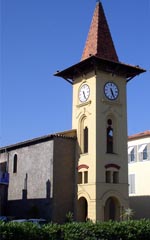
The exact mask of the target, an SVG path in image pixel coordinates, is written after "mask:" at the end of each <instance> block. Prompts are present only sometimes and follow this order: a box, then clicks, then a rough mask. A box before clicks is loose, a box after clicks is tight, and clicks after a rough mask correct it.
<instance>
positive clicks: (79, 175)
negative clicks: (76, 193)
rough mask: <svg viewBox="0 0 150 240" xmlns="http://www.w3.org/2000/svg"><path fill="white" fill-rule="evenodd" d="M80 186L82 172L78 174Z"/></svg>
mask: <svg viewBox="0 0 150 240" xmlns="http://www.w3.org/2000/svg"><path fill="white" fill-rule="evenodd" d="M78 184H82V172H78Z"/></svg>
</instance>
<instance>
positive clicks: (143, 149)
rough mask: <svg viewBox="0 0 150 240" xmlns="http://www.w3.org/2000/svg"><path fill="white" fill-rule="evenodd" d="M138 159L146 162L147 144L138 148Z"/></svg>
mask: <svg viewBox="0 0 150 240" xmlns="http://www.w3.org/2000/svg"><path fill="white" fill-rule="evenodd" d="M138 152H139V158H140V160H141V161H142V160H147V158H148V154H147V144H142V145H141V146H140V147H139V150H138Z"/></svg>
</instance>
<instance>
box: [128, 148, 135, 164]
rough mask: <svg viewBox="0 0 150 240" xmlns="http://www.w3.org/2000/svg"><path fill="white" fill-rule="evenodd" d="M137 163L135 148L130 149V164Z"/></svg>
mask: <svg viewBox="0 0 150 240" xmlns="http://www.w3.org/2000/svg"><path fill="white" fill-rule="evenodd" d="M134 161H135V147H128V162H134Z"/></svg>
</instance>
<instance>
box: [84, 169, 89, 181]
mask: <svg viewBox="0 0 150 240" xmlns="http://www.w3.org/2000/svg"><path fill="white" fill-rule="evenodd" d="M84 183H88V171H86V172H84Z"/></svg>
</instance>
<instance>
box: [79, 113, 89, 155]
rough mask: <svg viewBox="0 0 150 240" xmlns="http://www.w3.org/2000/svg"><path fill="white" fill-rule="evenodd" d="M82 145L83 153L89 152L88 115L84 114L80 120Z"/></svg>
mask: <svg viewBox="0 0 150 240" xmlns="http://www.w3.org/2000/svg"><path fill="white" fill-rule="evenodd" d="M80 147H81V152H82V153H88V125H87V118H86V116H83V117H82V118H81V121H80Z"/></svg>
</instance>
